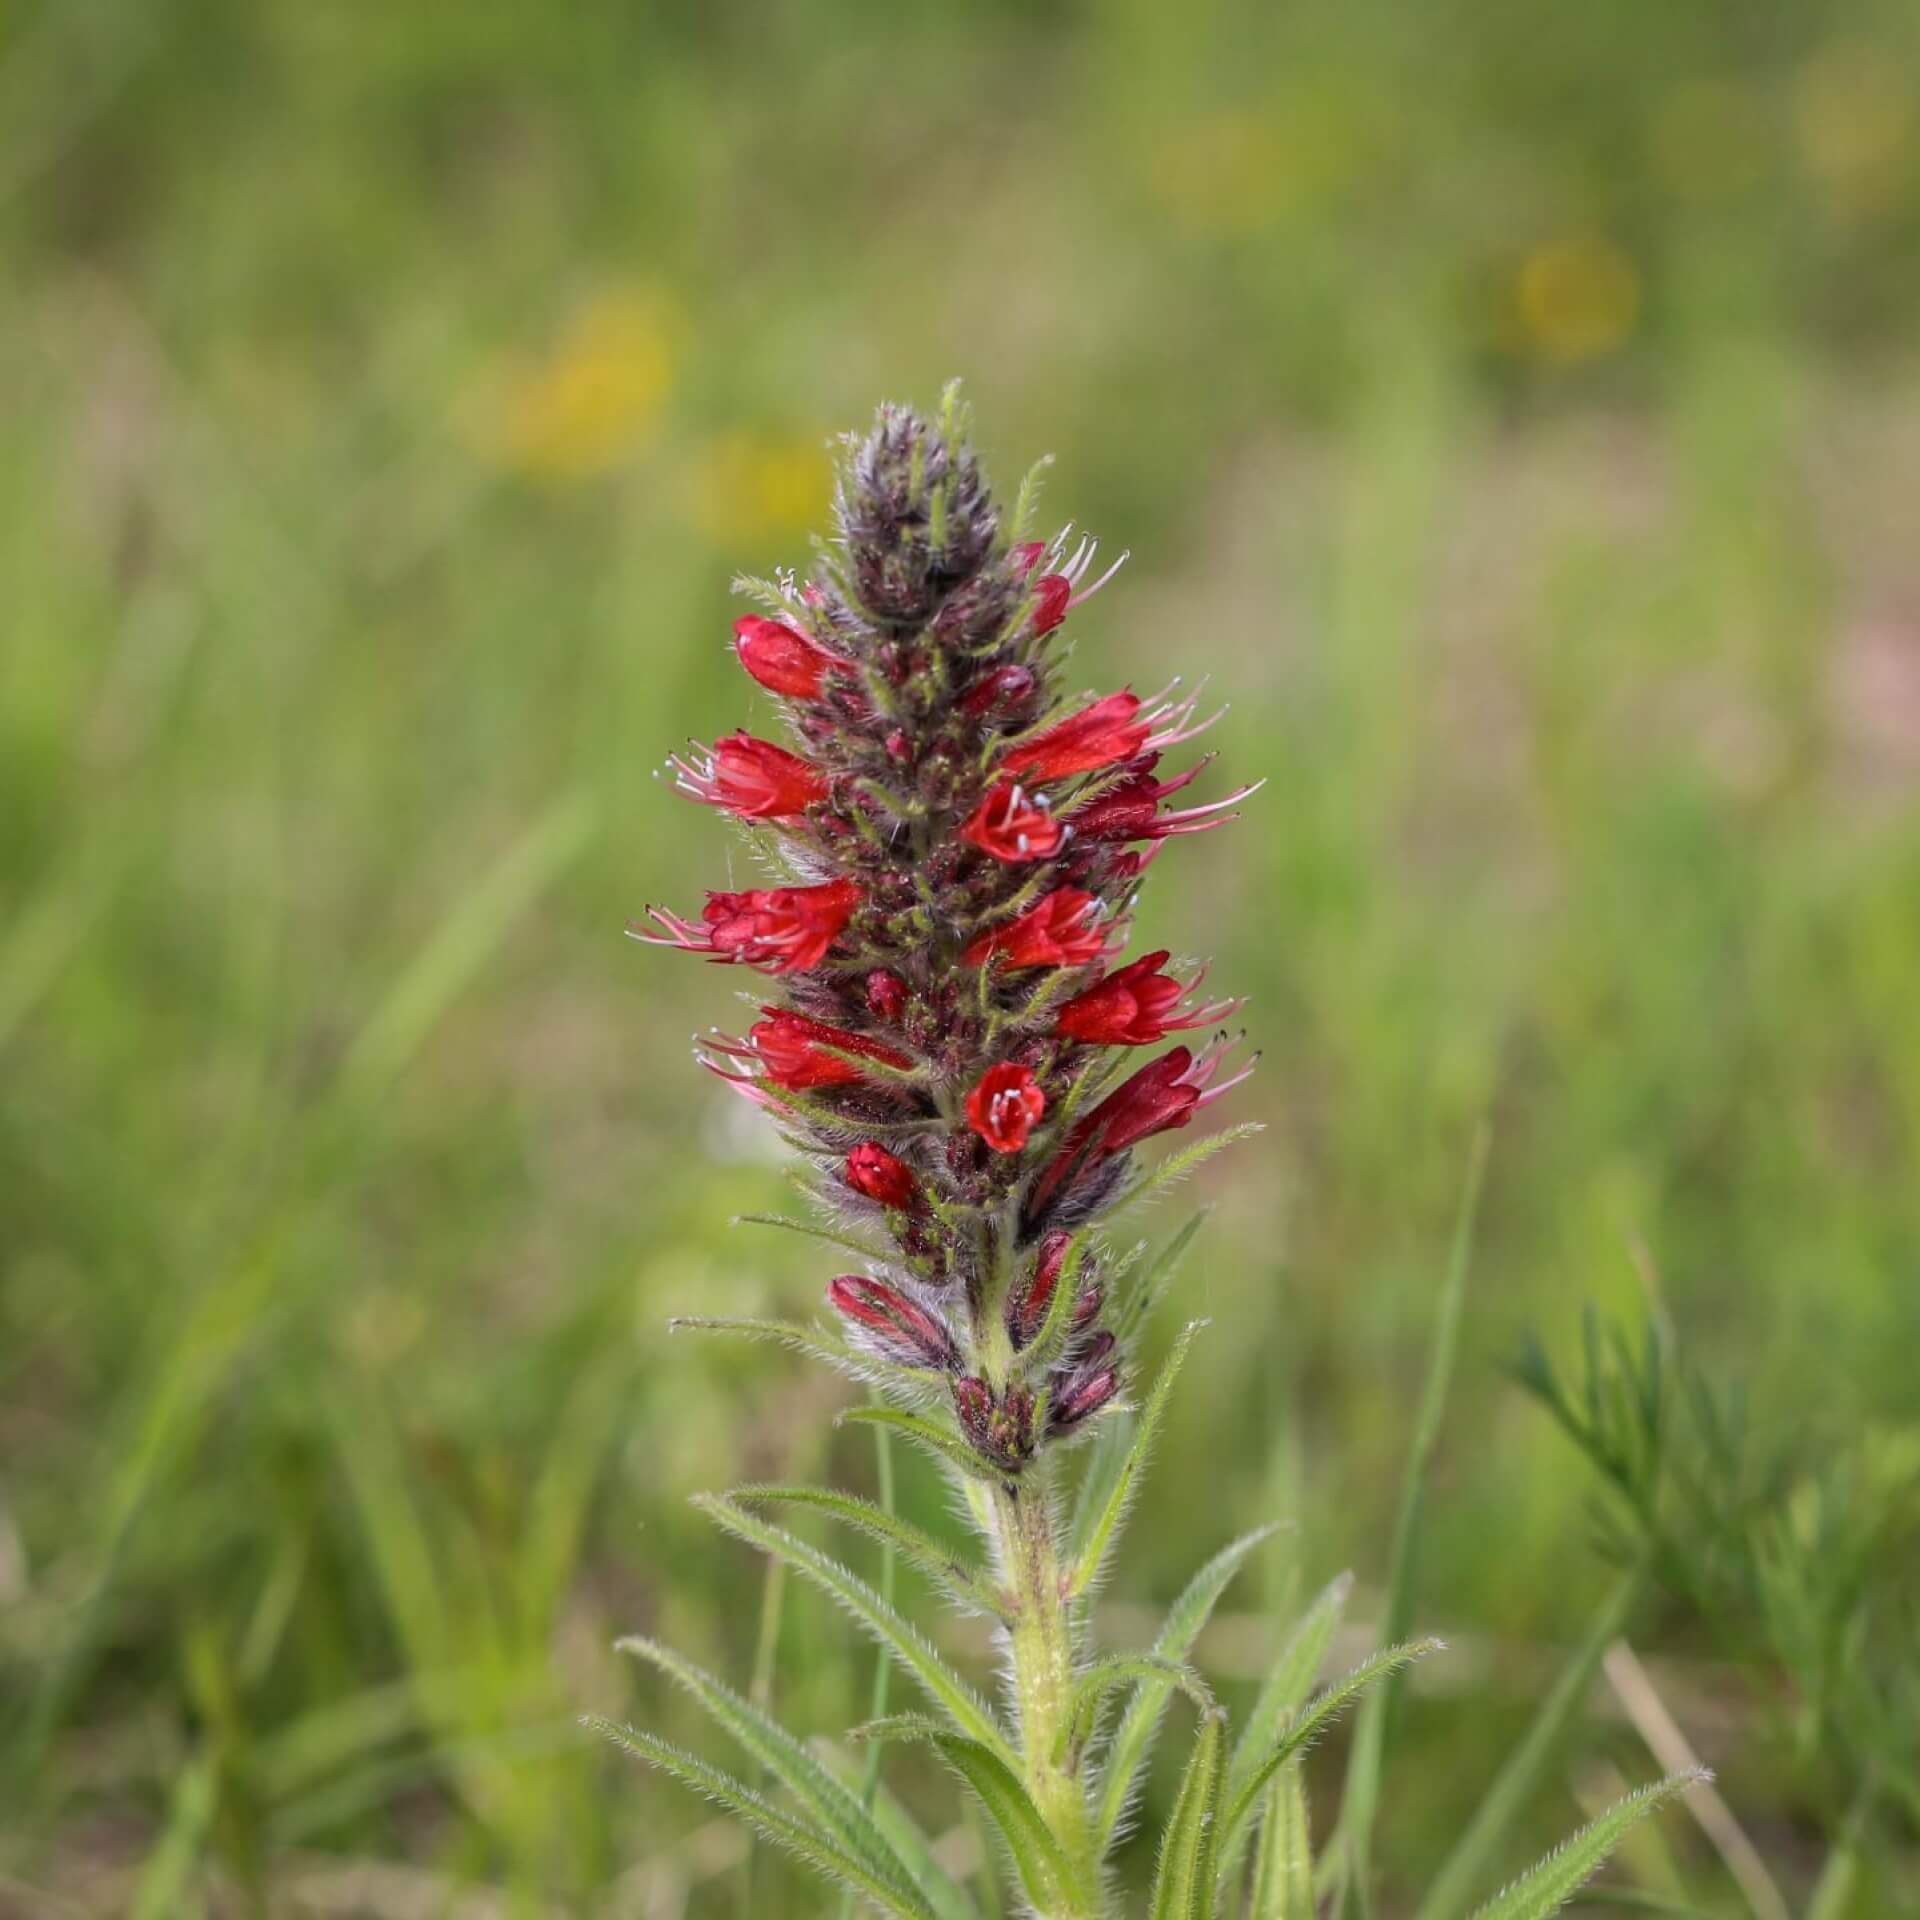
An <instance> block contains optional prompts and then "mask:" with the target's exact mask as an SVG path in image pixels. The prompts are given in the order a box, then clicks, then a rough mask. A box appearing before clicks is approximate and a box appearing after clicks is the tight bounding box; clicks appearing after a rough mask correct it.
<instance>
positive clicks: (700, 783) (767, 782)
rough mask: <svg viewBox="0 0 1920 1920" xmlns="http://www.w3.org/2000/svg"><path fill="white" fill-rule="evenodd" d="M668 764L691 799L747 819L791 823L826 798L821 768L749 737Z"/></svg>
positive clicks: (731, 736)
mask: <svg viewBox="0 0 1920 1920" xmlns="http://www.w3.org/2000/svg"><path fill="white" fill-rule="evenodd" d="M667 764H668V765H669V766H671V767H672V768H673V769H674V770H675V775H676V778H675V780H674V785H675V786H677V787H678V788H679V789H680V791H681V792H682V793H684V794H686V795H687V796H688V797H689V798H690V799H693V800H698V801H701V802H702V803H703V804H704V805H706V806H709V807H724V808H725V809H726V810H727V811H728V812H729V813H737V814H738V815H739V816H740V817H741V819H743V820H785V819H790V818H791V817H792V816H793V815H794V814H796V813H805V812H806V810H807V809H808V808H809V807H811V806H816V805H818V804H819V802H820V801H822V800H824V799H825V798H826V797H827V782H826V779H825V776H824V775H822V773H821V772H820V769H819V768H818V767H816V766H813V765H812V764H811V763H810V762H808V761H805V760H802V759H801V758H800V756H799V755H798V754H796V753H789V752H787V750H786V749H785V748H784V747H776V746H774V745H773V744H772V742H771V741H767V740H756V739H755V738H754V737H753V735H752V734H750V733H730V734H728V735H727V736H726V738H725V739H724V740H716V741H715V742H714V745H713V752H712V753H711V754H686V755H682V754H676V755H674V757H673V758H672V759H671V760H670V761H669V762H668V763H667Z"/></svg>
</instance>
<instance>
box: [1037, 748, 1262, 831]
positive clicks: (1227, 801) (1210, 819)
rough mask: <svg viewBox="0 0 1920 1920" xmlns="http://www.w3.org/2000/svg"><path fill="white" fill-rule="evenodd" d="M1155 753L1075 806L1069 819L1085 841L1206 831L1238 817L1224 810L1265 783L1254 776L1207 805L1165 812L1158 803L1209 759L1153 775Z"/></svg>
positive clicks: (1194, 776)
mask: <svg viewBox="0 0 1920 1920" xmlns="http://www.w3.org/2000/svg"><path fill="white" fill-rule="evenodd" d="M1158 758H1159V756H1158V755H1157V754H1149V755H1147V756H1145V757H1144V758H1142V759H1141V760H1140V761H1139V762H1137V763H1136V764H1135V766H1134V767H1133V768H1132V769H1131V770H1130V771H1129V773H1128V775H1127V777H1126V778H1125V779H1124V780H1121V781H1119V782H1117V783H1116V784H1115V785H1113V786H1111V787H1109V788H1108V789H1107V790H1106V792H1104V793H1101V794H1096V795H1095V796H1094V798H1093V799H1091V800H1089V801H1088V802H1087V803H1086V805H1085V806H1081V807H1075V808H1074V810H1073V812H1072V813H1070V814H1069V815H1068V816H1067V823H1068V825H1070V826H1071V827H1072V828H1073V830H1074V833H1075V834H1076V835H1077V836H1078V837H1079V838H1080V839H1081V840H1083V841H1085V842H1087V843H1089V844H1091V843H1092V842H1094V841H1122V840H1165V839H1169V838H1171V837H1172V836H1173V835H1175V834H1181V833H1205V832H1206V831H1207V829H1208V828H1209V827H1219V826H1224V825H1225V824H1226V823H1227V822H1228V821H1229V820H1232V819H1236V818H1237V817H1238V816H1237V815H1235V814H1232V813H1227V812H1224V811H1223V809H1224V808H1227V807H1232V806H1236V805H1237V804H1238V803H1239V802H1240V801H1242V800H1244V799H1246V798H1247V797H1248V795H1250V794H1255V793H1258V792H1259V791H1260V789H1261V788H1262V787H1263V786H1265V785H1266V782H1265V781H1264V780H1256V781H1254V782H1253V783H1252V784H1251V785H1250V786H1245V787H1237V788H1236V789H1235V790H1234V791H1233V792H1232V793H1230V794H1227V795H1226V796H1225V797H1224V798H1222V799H1219V800H1209V801H1208V802H1207V804H1206V805H1205V806H1204V807H1188V808H1186V809H1185V810H1184V811H1182V812H1177V813H1162V812H1161V811H1160V802H1161V801H1162V800H1164V799H1166V798H1167V797H1168V795H1170V794H1175V793H1178V792H1179V791H1180V789H1181V788H1182V787H1185V786H1188V785H1191V784H1192V782H1193V781H1195V780H1197V779H1198V778H1199V777H1200V773H1201V771H1202V769H1203V768H1204V767H1205V766H1206V764H1207V762H1206V760H1204V759H1202V760H1199V761H1196V762H1195V764H1194V765H1192V766H1190V767H1189V768H1188V769H1187V770H1186V772H1185V773H1179V774H1175V775H1174V777H1173V778H1172V779H1171V780H1158V781H1157V780H1155V779H1154V777H1153V769H1154V765H1155V762H1156V761H1157V760H1158Z"/></svg>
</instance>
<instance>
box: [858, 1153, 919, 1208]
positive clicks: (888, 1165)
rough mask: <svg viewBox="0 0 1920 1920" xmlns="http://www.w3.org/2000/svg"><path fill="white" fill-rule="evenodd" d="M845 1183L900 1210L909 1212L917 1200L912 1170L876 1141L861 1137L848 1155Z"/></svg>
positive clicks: (915, 1183) (868, 1196) (916, 1188)
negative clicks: (858, 1143)
mask: <svg viewBox="0 0 1920 1920" xmlns="http://www.w3.org/2000/svg"><path fill="white" fill-rule="evenodd" d="M847 1185H848V1186H850V1187H851V1188H852V1189H853V1190H854V1192H855V1193H863V1194H865V1195H866V1197H867V1198H868V1199H869V1200H877V1201H879V1203H880V1204H881V1205H882V1206H883V1207H894V1208H897V1209H898V1210H899V1211H900V1212H902V1213H907V1212H911V1211H912V1209H913V1208H914V1206H915V1205H916V1204H917V1203H918V1201H919V1199H920V1187H919V1183H918V1182H917V1181H916V1180H915V1179H914V1177H913V1169H912V1168H911V1167H910V1166H908V1165H907V1163H906V1162H905V1161H904V1160H902V1159H901V1158H900V1157H899V1156H898V1155H897V1154H892V1153H889V1152H888V1151H887V1150H886V1148H885V1147H883V1146H881V1145H880V1143H879V1142H878V1141H876V1140H863V1141H862V1142H861V1143H860V1145H859V1146H857V1147H855V1148H854V1150H853V1151H852V1152H851V1153H850V1154H848V1155H847Z"/></svg>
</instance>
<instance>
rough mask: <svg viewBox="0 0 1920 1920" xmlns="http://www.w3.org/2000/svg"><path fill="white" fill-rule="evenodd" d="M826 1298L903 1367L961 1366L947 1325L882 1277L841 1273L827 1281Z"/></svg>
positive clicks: (940, 1368)
mask: <svg viewBox="0 0 1920 1920" xmlns="http://www.w3.org/2000/svg"><path fill="white" fill-rule="evenodd" d="M827 1299H828V1300H829V1301H830V1302H831V1303H832V1305H833V1306H834V1307H835V1308H837V1309H838V1310H839V1311H840V1312H841V1313H843V1314H844V1315H845V1316H846V1317H847V1318H848V1319H849V1320H851V1321H852V1322H853V1323H854V1324H855V1325H856V1326H857V1327H859V1328H861V1329H863V1330H864V1332H865V1333H866V1335H867V1337H868V1339H869V1340H870V1342H871V1343H872V1345H873V1346H874V1347H875V1348H876V1349H877V1350H878V1351H879V1352H880V1353H881V1354H883V1355H884V1356H885V1357H886V1358H887V1359H889V1360H892V1361H894V1362H895V1363H896V1364H897V1365H899V1366H903V1367H933V1368H937V1369H938V1370H939V1371H941V1372H943V1373H946V1372H951V1371H952V1369H953V1368H954V1367H955V1366H956V1365H957V1364H958V1361H959V1356H958V1355H957V1354H956V1352H955V1351H954V1345H953V1336H952V1335H951V1334H949V1333H948V1331H947V1329H946V1328H945V1326H944V1325H942V1324H941V1322H940V1321H939V1320H937V1319H936V1318H935V1317H934V1316H933V1315H932V1314H931V1313H929V1312H928V1311H927V1310H926V1308H925V1307H923V1306H921V1305H919V1304H918V1303H917V1302H916V1301H913V1300H910V1299H908V1297H907V1296H906V1295H905V1294H904V1293H902V1292H901V1291H900V1289H899V1288H898V1287H891V1286H889V1285H888V1284H887V1283H886V1282H885V1281H884V1280H874V1279H870V1278H869V1277H868V1276H867V1275H866V1274H864V1273H843V1274H842V1275H841V1276H840V1277H839V1279H837V1280H831V1281H829V1282H828V1283H827Z"/></svg>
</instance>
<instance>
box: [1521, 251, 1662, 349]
mask: <svg viewBox="0 0 1920 1920" xmlns="http://www.w3.org/2000/svg"><path fill="white" fill-rule="evenodd" d="M1513 304H1514V317H1515V319H1516V321H1517V322H1518V325H1519V332H1520V339H1521V343H1522V345H1523V346H1524V347H1525V348H1526V350H1527V351H1528V352H1529V353H1532V354H1533V355H1535V356H1536V357H1537V358H1539V359H1542V360H1551V361H1553V362H1555V363H1556V364H1558V365H1561V366H1572V365H1575V364H1577V363H1578V362H1580V361H1583V360H1597V359H1600V358H1601V357H1602V356H1604V355H1606V354H1609V353H1613V352H1616V351H1617V350H1618V349H1619V348H1620V347H1621V346H1622V345H1624V344H1625V342H1626V339H1627V337H1628V335H1630V334H1631V333H1632V332H1633V326H1634V322H1635V321H1636V320H1637V319H1638V318H1639V315H1640V275H1639V272H1638V271H1637V270H1636V268H1635V267H1634V264H1633V262H1632V261H1631V260H1629V259H1628V258H1627V256H1626V255H1625V254H1624V253H1623V252H1622V251H1621V250H1620V248H1619V247H1617V246H1615V245H1614V243H1613V242H1612V241H1611V240H1608V239H1605V238H1603V237H1602V236H1600V235H1598V234H1586V235H1581V236H1577V237H1574V238H1569V239H1564V240H1555V241H1552V242H1550V243H1549V244H1547V245H1546V246H1542V247H1536V248H1535V249H1534V251H1533V252H1532V253H1530V254H1529V255H1528V256H1527V258H1526V259H1525V260H1524V261H1523V262H1522V263H1521V266H1520V272H1519V275H1518V278H1517V279H1516V280H1515V283H1514V289H1513Z"/></svg>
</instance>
